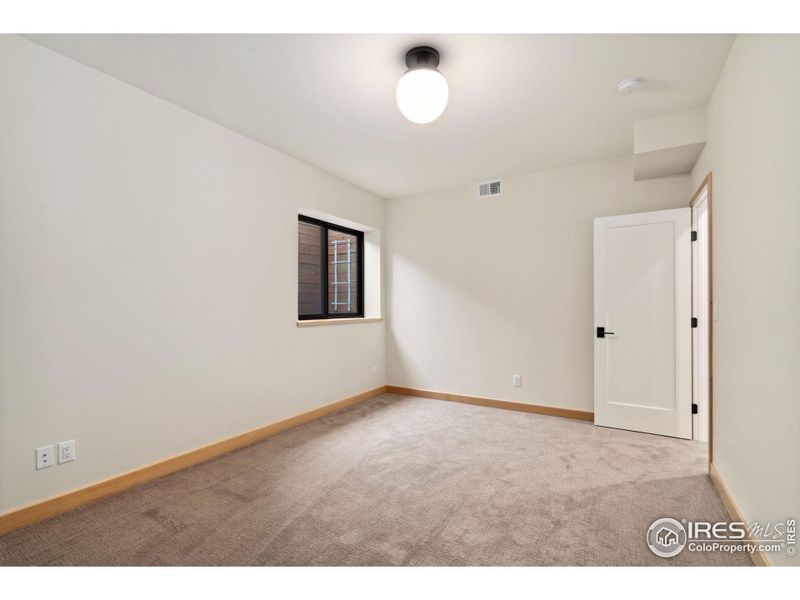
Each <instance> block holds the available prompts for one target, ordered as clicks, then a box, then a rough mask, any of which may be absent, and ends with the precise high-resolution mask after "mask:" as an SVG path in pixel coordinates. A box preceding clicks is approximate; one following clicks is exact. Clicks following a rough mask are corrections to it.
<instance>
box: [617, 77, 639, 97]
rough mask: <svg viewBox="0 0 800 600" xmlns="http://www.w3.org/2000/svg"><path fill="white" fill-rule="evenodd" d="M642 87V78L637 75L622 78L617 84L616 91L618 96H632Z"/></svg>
mask: <svg viewBox="0 0 800 600" xmlns="http://www.w3.org/2000/svg"><path fill="white" fill-rule="evenodd" d="M640 89H642V80H641V79H639V78H638V77H630V78H628V79H623V80H622V81H620V82H619V83H618V84H617V91H618V92H619V95H620V96H632V95H633V94H635V93H636V92H638V91H639V90H640Z"/></svg>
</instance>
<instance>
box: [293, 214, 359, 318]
mask: <svg viewBox="0 0 800 600" xmlns="http://www.w3.org/2000/svg"><path fill="white" fill-rule="evenodd" d="M297 236H298V238H297V282H298V283H297V317H298V319H335V318H342V317H363V316H364V275H363V274H364V233H363V232H361V231H355V230H353V229H348V228H346V227H340V226H339V225H333V224H332V223H326V222H325V221H320V220H318V219H312V218H311V217H305V216H302V215H301V216H300V217H299V222H298V227H297Z"/></svg>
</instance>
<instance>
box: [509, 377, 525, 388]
mask: <svg viewBox="0 0 800 600" xmlns="http://www.w3.org/2000/svg"><path fill="white" fill-rule="evenodd" d="M511 383H513V384H514V387H522V375H512V376H511Z"/></svg>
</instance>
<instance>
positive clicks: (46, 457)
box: [36, 444, 56, 471]
mask: <svg viewBox="0 0 800 600" xmlns="http://www.w3.org/2000/svg"><path fill="white" fill-rule="evenodd" d="M55 458H56V457H55V451H54V450H53V445H52V444H50V445H49V446H42V447H41V448H37V449H36V470H37V471H38V470H39V469H46V468H47V467H52V466H53V465H54V464H55Z"/></svg>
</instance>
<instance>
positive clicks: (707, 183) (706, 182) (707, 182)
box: [689, 171, 714, 473]
mask: <svg viewBox="0 0 800 600" xmlns="http://www.w3.org/2000/svg"><path fill="white" fill-rule="evenodd" d="M704 189H705V190H706V220H707V222H708V240H707V252H708V265H707V266H708V268H707V273H706V279H707V281H706V285H707V289H708V307H707V312H708V315H709V319H708V340H707V343H708V369H707V371H708V469H709V473H710V472H711V463H712V462H713V459H714V278H713V277H712V273H713V270H714V250H713V249H714V244H713V242H714V235H713V230H714V225H713V218H712V217H713V212H712V211H713V203H712V198H711V196H712V176H711V171H709V172H708V174H707V175H706V176H705V177H704V178H703V181H701V182H700V185H699V187H698V188H697V191H695V193H694V195H692V198H691V199H690V200H689V207H690V208H691V209H693V210H694V205H695V204H696V203H697V199H698V198H699V197H700V194H702V193H703V190H704ZM692 292H693V293H694V290H693V291H692ZM694 351H695V348H694V343H692V371H693V372H692V381H694ZM694 394H695V390H694V388H692V402H694V400H695V396H694Z"/></svg>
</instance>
